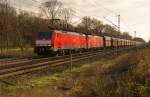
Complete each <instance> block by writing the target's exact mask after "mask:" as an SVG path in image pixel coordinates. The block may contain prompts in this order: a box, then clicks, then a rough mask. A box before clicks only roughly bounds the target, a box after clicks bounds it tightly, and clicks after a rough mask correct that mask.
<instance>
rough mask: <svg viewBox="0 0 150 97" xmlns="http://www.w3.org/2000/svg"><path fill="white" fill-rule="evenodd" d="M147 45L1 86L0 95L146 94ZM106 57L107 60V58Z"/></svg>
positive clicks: (149, 80)
mask: <svg viewBox="0 0 150 97" xmlns="http://www.w3.org/2000/svg"><path fill="white" fill-rule="evenodd" d="M149 59H150V49H143V50H138V51H137V52H132V53H128V54H124V55H121V56H119V57H117V58H115V59H113V58H103V59H100V60H99V61H97V62H95V63H90V64H85V65H82V66H81V67H75V68H73V70H72V73H71V74H70V73H68V70H64V71H63V72H61V73H60V72H59V73H58V72H56V73H54V74H50V75H47V76H41V77H38V78H37V77H36V78H31V79H28V78H30V77H29V76H24V77H28V78H26V80H24V78H22V79H23V80H24V81H18V82H17V83H16V85H15V86H5V87H3V89H2V90H1V92H2V93H1V95H3V96H0V97H149V94H150V60H149ZM107 60H109V61H107Z"/></svg>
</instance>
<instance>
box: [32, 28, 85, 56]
mask: <svg viewBox="0 0 150 97" xmlns="http://www.w3.org/2000/svg"><path fill="white" fill-rule="evenodd" d="M86 48H87V44H86V36H85V35H84V34H78V33H74V32H66V31H61V30H50V31H49V32H39V33H38V34H37V35H36V43H35V53H37V54H39V55H41V54H44V53H46V54H48V53H50V54H64V53H67V52H69V51H70V50H72V51H79V50H80V51H82V50H84V49H86Z"/></svg>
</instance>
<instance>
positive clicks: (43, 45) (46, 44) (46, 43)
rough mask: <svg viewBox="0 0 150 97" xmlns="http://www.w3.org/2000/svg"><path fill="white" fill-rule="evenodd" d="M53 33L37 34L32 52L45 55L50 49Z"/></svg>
mask: <svg viewBox="0 0 150 97" xmlns="http://www.w3.org/2000/svg"><path fill="white" fill-rule="evenodd" d="M52 37H53V31H49V32H38V33H37V35H36V41H35V49H34V52H35V53H37V54H47V53H48V52H49V51H50V50H51V47H52Z"/></svg>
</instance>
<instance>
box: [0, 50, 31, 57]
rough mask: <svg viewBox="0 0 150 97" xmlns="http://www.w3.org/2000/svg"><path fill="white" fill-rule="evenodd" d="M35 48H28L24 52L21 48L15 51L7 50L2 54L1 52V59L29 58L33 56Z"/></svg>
mask: <svg viewBox="0 0 150 97" xmlns="http://www.w3.org/2000/svg"><path fill="white" fill-rule="evenodd" d="M33 55H34V53H33V48H26V49H24V50H23V51H21V49H19V48H14V49H7V50H6V49H5V50H3V51H2V52H1V51H0V58H5V57H6V58H9V57H26V56H27V57H28V56H33Z"/></svg>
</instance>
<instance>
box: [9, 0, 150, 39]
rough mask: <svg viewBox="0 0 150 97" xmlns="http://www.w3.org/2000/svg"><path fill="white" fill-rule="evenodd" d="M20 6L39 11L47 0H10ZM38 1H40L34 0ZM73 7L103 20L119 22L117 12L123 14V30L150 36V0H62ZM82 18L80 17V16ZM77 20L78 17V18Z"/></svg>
mask: <svg viewBox="0 0 150 97" xmlns="http://www.w3.org/2000/svg"><path fill="white" fill-rule="evenodd" d="M10 1H11V2H12V1H13V2H12V3H13V4H15V5H17V6H18V7H20V8H22V9H25V10H30V11H35V12H37V7H38V6H39V4H40V2H44V1H47V0H10ZM33 1H38V2H33ZM61 1H62V2H63V3H64V4H65V6H67V7H72V8H73V9H74V10H75V11H76V15H77V16H79V17H83V16H91V17H95V18H97V19H100V20H102V21H103V22H104V23H108V22H106V20H105V19H104V18H103V17H107V18H108V19H109V20H111V21H112V22H114V23H116V24H117V14H120V15H121V30H122V31H128V32H130V35H132V36H134V31H137V36H138V37H142V38H144V39H145V40H149V38H150V19H149V18H150V0H61ZM78 19H80V18H78ZM76 20H77V19H76Z"/></svg>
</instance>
